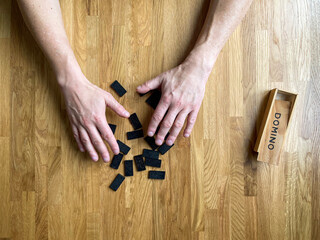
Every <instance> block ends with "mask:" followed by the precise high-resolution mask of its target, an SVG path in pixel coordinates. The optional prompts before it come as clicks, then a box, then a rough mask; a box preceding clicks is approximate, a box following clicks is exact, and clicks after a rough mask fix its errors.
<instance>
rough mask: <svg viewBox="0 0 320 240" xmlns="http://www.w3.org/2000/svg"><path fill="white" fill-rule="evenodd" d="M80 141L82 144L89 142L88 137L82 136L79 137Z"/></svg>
mask: <svg viewBox="0 0 320 240" xmlns="http://www.w3.org/2000/svg"><path fill="white" fill-rule="evenodd" d="M81 141H82V143H83V144H84V145H88V144H89V142H90V141H89V139H88V138H86V137H84V138H81Z"/></svg>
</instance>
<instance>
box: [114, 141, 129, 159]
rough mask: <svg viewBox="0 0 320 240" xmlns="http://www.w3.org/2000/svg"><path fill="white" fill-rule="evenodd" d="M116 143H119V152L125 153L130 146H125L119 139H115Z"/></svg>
mask: <svg viewBox="0 0 320 240" xmlns="http://www.w3.org/2000/svg"><path fill="white" fill-rule="evenodd" d="M117 143H118V145H119V148H120V152H122V153H123V154H125V155H127V154H128V152H129V151H130V149H131V148H130V147H129V146H127V145H126V144H124V143H123V142H121V141H120V140H117Z"/></svg>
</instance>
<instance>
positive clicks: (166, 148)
mask: <svg viewBox="0 0 320 240" xmlns="http://www.w3.org/2000/svg"><path fill="white" fill-rule="evenodd" d="M173 146H174V144H172V145H171V146H169V145H167V144H165V143H164V144H162V145H161V146H160V147H159V148H158V152H159V153H161V155H163V154H165V153H166V152H168V151H169V150H170V148H172V147H173Z"/></svg>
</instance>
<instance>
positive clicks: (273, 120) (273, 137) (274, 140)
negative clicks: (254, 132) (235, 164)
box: [254, 88, 297, 165]
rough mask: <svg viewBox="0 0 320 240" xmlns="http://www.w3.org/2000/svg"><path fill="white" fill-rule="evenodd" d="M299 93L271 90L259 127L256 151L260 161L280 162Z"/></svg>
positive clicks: (276, 163)
mask: <svg viewBox="0 0 320 240" xmlns="http://www.w3.org/2000/svg"><path fill="white" fill-rule="evenodd" d="M296 99H297V94H295V93H290V92H286V91H282V90H279V89H277V88H275V89H273V90H271V91H270V94H269V98H268V103H267V106H266V110H265V113H264V116H263V119H262V122H261V125H260V128H259V132H258V137H257V140H256V143H255V146H254V151H255V152H258V158H257V160H258V161H262V162H266V163H269V164H275V165H278V164H279V159H280V155H281V150H282V147H283V144H284V141H285V135H286V132H287V130H288V128H289V124H290V120H291V117H292V113H293V110H294V106H295V102H296Z"/></svg>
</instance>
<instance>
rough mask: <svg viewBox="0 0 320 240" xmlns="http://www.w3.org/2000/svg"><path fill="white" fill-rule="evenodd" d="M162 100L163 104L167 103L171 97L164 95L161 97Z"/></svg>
mask: <svg viewBox="0 0 320 240" xmlns="http://www.w3.org/2000/svg"><path fill="white" fill-rule="evenodd" d="M162 101H163V102H164V103H165V104H169V103H170V102H171V97H170V96H168V95H164V96H163V98H162Z"/></svg>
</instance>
